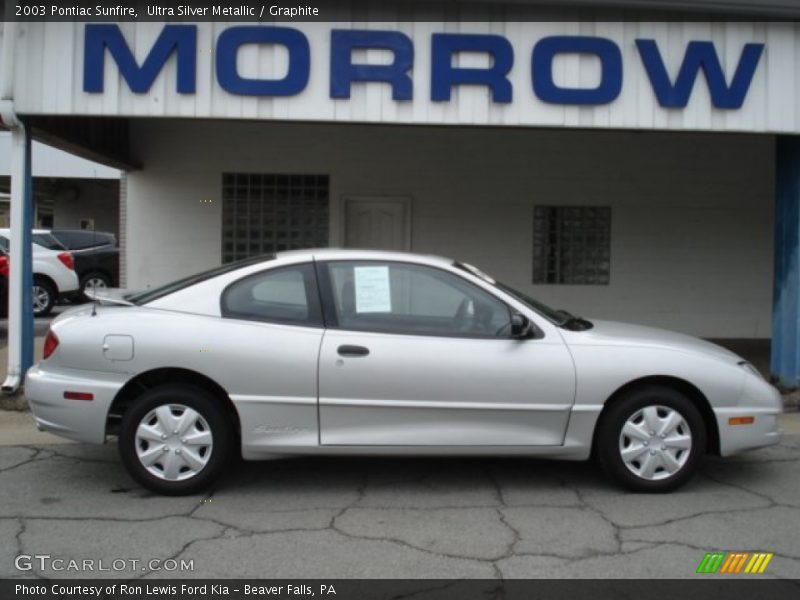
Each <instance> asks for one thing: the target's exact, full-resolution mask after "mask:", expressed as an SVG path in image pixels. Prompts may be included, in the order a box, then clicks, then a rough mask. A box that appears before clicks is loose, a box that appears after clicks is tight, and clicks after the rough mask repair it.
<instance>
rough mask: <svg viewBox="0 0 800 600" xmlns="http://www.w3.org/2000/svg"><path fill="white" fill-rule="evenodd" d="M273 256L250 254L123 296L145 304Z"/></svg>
mask: <svg viewBox="0 0 800 600" xmlns="http://www.w3.org/2000/svg"><path fill="white" fill-rule="evenodd" d="M274 258H275V255H274V254H267V255H262V256H251V257H250V258H245V259H242V260H237V261H236V262H232V263H228V264H225V265H222V266H220V267H214V268H213V269H209V270H208V271H203V272H201V273H195V274H194V275H190V276H189V277H184V278H183V279H178V280H177V281H172V282H170V283H167V284H165V285H162V286H159V287H157V288H152V289H149V290H144V291H142V292H136V293H132V294H126V295H125V296H124V298H125V300H127V301H128V302H133V303H134V304H147V303H148V302H152V301H153V300H158V299H159V298H163V297H164V296H168V295H169V294H173V293H175V292H177V291H179V290H182V289H184V288H187V287H189V286H191V285H195V284H197V283H200V282H202V281H206V280H208V279H211V278H212V277H217V276H218V275H224V274H225V273H229V272H231V271H235V270H236V269H240V268H241V267H247V266H249V265H254V264H256V263H259V262H263V261H267V260H272V259H274Z"/></svg>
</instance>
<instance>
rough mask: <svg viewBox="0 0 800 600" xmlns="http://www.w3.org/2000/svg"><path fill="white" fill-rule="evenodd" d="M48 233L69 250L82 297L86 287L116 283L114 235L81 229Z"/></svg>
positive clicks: (117, 274) (117, 255) (117, 278)
mask: <svg viewBox="0 0 800 600" xmlns="http://www.w3.org/2000/svg"><path fill="white" fill-rule="evenodd" d="M50 233H51V234H52V235H53V236H54V237H55V238H57V239H58V241H59V242H60V243H61V244H63V245H64V247H65V248H67V249H68V250H70V251H71V252H72V257H73V258H74V260H75V272H76V273H77V274H78V280H79V281H80V286H81V288H80V289H81V293H82V294H84V298H85V293H86V290H89V289H94V288H107V287H117V286H118V285H119V247H118V245H117V236H115V235H114V234H113V233H107V232H102V231H87V230H83V229H53V230H52V231H51V232H50Z"/></svg>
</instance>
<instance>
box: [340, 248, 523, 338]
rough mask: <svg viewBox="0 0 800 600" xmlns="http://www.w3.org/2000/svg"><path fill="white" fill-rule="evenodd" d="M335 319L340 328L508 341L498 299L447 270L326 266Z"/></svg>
mask: <svg viewBox="0 0 800 600" xmlns="http://www.w3.org/2000/svg"><path fill="white" fill-rule="evenodd" d="M328 273H329V278H330V285H331V288H332V291H333V301H334V305H335V308H336V318H337V321H338V324H339V327H340V328H342V329H353V330H358V331H375V332H384V333H400V334H408V335H442V336H457V337H508V336H509V334H510V329H511V327H510V321H511V313H510V311H509V308H508V307H507V306H506V305H505V304H504V303H503V302H502V301H500V300H499V299H497V298H495V297H494V296H492V295H491V294H489V293H488V292H486V291H484V290H482V289H481V288H479V287H477V286H475V285H474V284H472V283H470V282H468V281H466V280H464V279H462V278H461V277H458V276H456V275H454V274H452V273H448V272H447V271H443V270H441V269H436V268H432V267H427V266H423V265H413V264H406V263H391V262H380V261H364V262H349V261H348V262H333V263H329V265H328Z"/></svg>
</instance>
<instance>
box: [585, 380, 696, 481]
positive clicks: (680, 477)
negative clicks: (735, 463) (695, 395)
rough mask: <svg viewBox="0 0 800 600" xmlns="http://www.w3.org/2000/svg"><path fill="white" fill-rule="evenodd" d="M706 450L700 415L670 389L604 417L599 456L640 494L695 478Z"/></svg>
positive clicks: (630, 397)
mask: <svg viewBox="0 0 800 600" xmlns="http://www.w3.org/2000/svg"><path fill="white" fill-rule="evenodd" d="M705 448H706V429H705V425H704V423H703V417H702V415H701V414H700V411H699V410H698V409H697V407H696V406H695V405H694V403H693V402H692V401H691V400H689V399H688V398H687V397H686V396H684V395H683V394H681V393H680V392H678V391H677V390H674V389H672V388H668V387H661V386H650V387H643V388H640V389H636V390H633V391H631V392H629V393H627V394H625V396H623V397H622V398H619V399H618V400H617V401H615V402H614V403H613V404H612V405H611V406H609V407H608V409H607V411H606V412H604V413H603V415H602V417H601V419H600V423H599V425H598V431H597V440H596V445H595V454H596V456H597V459H598V460H599V462H600V465H601V466H602V467H603V470H604V471H605V472H606V473H607V474H608V475H609V476H610V477H611V478H613V479H614V480H615V481H617V482H618V483H620V484H622V485H623V486H625V487H627V488H628V489H631V490H634V491H637V492H668V491H671V490H674V489H676V488H678V487H679V486H681V485H683V484H684V483H686V481H688V480H689V479H690V478H691V477H692V475H694V473H695V471H696V470H697V467H698V466H699V464H700V461H701V460H702V457H703V455H704V453H705Z"/></svg>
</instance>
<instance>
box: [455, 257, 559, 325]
mask: <svg viewBox="0 0 800 600" xmlns="http://www.w3.org/2000/svg"><path fill="white" fill-rule="evenodd" d="M453 266H455V267H457V268H459V269H461V270H463V271H467V272H468V273H470V274H472V275H475V276H476V277H479V278H481V279H483V280H484V281H485V282H486V283H488V284H490V285H493V286H494V287H496V288H497V289H499V290H502V291H504V292H505V293H506V294H508V295H510V296H513V297H514V298H515V299H516V300H519V301H520V302H522V303H523V304H525V305H526V306H528V307H530V308H532V309H533V310H535V311H536V312H538V313H539V314H541V315H543V316H545V317H547V318H548V319H550V320H551V321H552V322H553V323H555V324H556V325H563V324H564V323H566V322H567V321H569V319H570V317H572V315H570V314H569V313H568V312H566V311H563V310H556V309H554V308H550V307H549V306H547V305H546V304H543V303H541V302H539V301H538V300H534V299H533V298H531V297H530V296H528V295H527V294H523V293H522V292H520V291H519V290H515V289H514V288H512V287H511V286H510V285H506V284H505V283H501V282H499V281H495V280H494V279H492V278H491V277H490V276H489V275H487V274H486V273H484V272H483V271H481V270H480V269H478V268H477V267H473V266H472V265H469V264H467V263H460V262H455V263H453Z"/></svg>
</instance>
